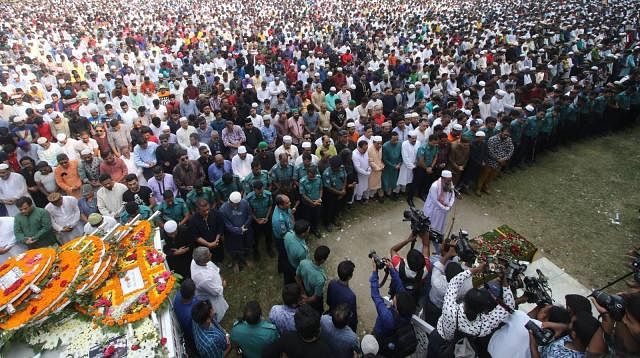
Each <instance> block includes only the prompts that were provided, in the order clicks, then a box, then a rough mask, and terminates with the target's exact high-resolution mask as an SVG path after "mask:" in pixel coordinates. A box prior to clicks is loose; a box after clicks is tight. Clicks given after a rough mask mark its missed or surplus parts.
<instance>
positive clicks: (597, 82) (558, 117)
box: [0, 0, 640, 357]
mask: <svg viewBox="0 0 640 358" xmlns="http://www.w3.org/2000/svg"><path fill="white" fill-rule="evenodd" d="M52 8H55V9H56V11H52ZM0 18H1V19H2V27H1V31H0V59H1V60H2V64H1V67H2V68H1V70H2V74H1V76H0V145H1V147H2V150H1V151H0V215H1V216H4V217H7V218H10V217H13V218H14V219H13V225H14V234H15V237H16V243H15V244H11V245H7V246H3V247H1V248H0V254H2V255H3V256H7V255H14V254H17V253H19V252H21V251H24V250H25V249H28V248H37V247H43V246H51V245H57V244H63V243H65V242H67V241H69V240H71V239H73V238H74V237H76V236H79V235H82V234H88V233H101V232H102V233H105V232H108V231H109V230H110V229H112V228H113V227H115V226H116V225H118V223H121V224H126V223H128V222H130V221H131V220H133V219H136V218H142V219H147V218H150V217H151V216H152V214H153V213H154V212H156V211H158V212H159V215H157V216H155V217H154V223H155V224H156V225H158V226H159V227H160V228H161V233H162V238H163V239H164V242H165V253H166V254H167V258H168V262H169V265H170V266H171V268H172V270H174V271H175V272H177V273H179V274H181V275H182V276H184V277H190V279H188V280H186V281H185V282H183V284H182V288H181V293H180V295H179V296H178V297H177V298H176V307H182V308H180V309H181V310H182V311H179V309H178V308H177V311H179V312H178V313H179V317H180V321H181V324H182V326H183V327H182V328H183V330H184V332H185V337H186V338H187V342H188V344H187V345H188V347H189V349H190V352H191V353H192V354H199V355H201V356H205V357H209V356H211V357H217V356H221V354H222V352H223V351H224V350H225V349H229V347H231V346H232V345H230V344H228V343H229V338H228V337H225V335H224V333H223V331H222V329H221V327H220V326H219V323H218V322H219V321H220V320H221V319H222V317H223V316H224V315H225V312H226V310H227V308H228V304H227V303H226V301H225V300H224V295H223V291H224V287H225V286H226V282H225V281H224V280H223V279H222V277H221V276H220V268H219V265H222V263H223V261H224V262H227V263H228V267H224V268H223V269H225V268H229V269H233V270H234V271H236V272H238V271H240V270H243V269H245V268H246V267H250V266H252V265H253V262H254V261H255V260H259V259H260V256H261V254H263V253H266V254H268V255H270V256H275V255H277V257H278V259H277V262H278V263H277V265H278V270H279V272H281V273H282V275H283V283H284V288H283V300H284V305H281V306H274V307H273V308H272V309H271V312H270V315H269V319H270V321H269V322H267V321H264V320H262V318H261V313H262V311H261V308H260V306H259V305H258V304H257V303H256V302H249V303H247V306H246V308H245V311H244V317H243V320H242V321H240V322H238V323H237V324H236V325H235V326H234V328H233V330H232V331H231V342H233V343H234V345H237V346H240V347H241V348H242V351H243V352H244V353H243V354H244V355H245V356H247V357H253V356H260V355H261V352H263V351H262V348H263V347H267V348H265V351H264V352H263V353H262V354H264V355H267V356H278V355H279V354H281V353H286V354H287V356H289V357H296V356H320V355H322V354H331V353H333V354H338V353H337V352H340V354H339V355H344V356H350V355H353V354H354V352H355V353H359V354H360V353H373V354H375V353H377V352H378V351H379V352H380V354H383V355H387V356H394V355H398V354H399V352H401V351H402V350H401V349H400V348H399V347H396V345H395V343H394V342H397V341H393V340H394V339H395V340H397V339H398V338H399V337H398V334H397V331H398V330H399V328H400V327H405V326H406V323H407V322H409V321H410V316H411V314H412V313H413V312H415V307H416V305H417V306H418V307H421V308H422V309H423V312H425V314H426V316H425V319H427V321H428V322H430V323H431V324H432V325H434V326H436V327H437V329H436V330H435V331H434V332H437V336H434V337H433V339H434V342H446V341H449V340H451V339H453V337H454V336H456V334H457V333H456V332H459V331H461V332H464V333H466V334H469V335H473V336H475V337H476V338H478V337H489V336H491V333H493V332H494V331H495V329H496V328H498V326H499V324H500V323H501V322H503V321H505V320H508V317H513V314H511V313H510V312H509V311H508V310H507V309H506V308H504V307H502V305H498V306H494V307H490V306H491V305H489V304H485V303H486V301H487V297H488V296H487V295H488V293H487V292H485V291H482V292H480V291H478V290H476V289H469V288H468V287H467V289H466V290H465V292H468V293H467V294H463V293H462V292H463V290H462V287H464V286H465V284H463V282H467V283H468V276H469V275H470V272H473V271H474V270H477V269H476V268H473V269H471V271H469V270H462V269H461V268H459V267H458V268H455V267H456V266H455V265H451V264H449V263H448V262H449V261H448V260H450V259H451V257H450V256H451V255H453V254H452V253H451V252H450V250H449V247H447V248H446V249H445V248H443V249H442V251H441V250H440V249H441V248H440V247H435V249H436V250H435V251H437V253H438V254H439V255H440V256H438V257H441V258H442V259H430V258H429V256H430V248H429V244H428V242H427V241H425V245H423V248H422V252H420V251H418V250H410V251H409V254H408V257H407V264H406V265H405V263H404V259H401V258H400V256H399V254H398V252H399V251H400V249H401V248H402V247H404V245H406V244H407V243H408V242H409V241H403V243H401V244H399V246H394V248H393V249H392V260H391V261H392V262H391V263H390V264H389V267H388V270H389V272H390V273H391V274H390V276H391V279H392V291H393V292H394V295H393V297H394V302H393V304H392V306H390V307H389V306H387V305H386V304H385V303H384V302H383V301H382V298H381V296H380V294H379V293H377V294H376V292H378V290H377V286H376V285H377V283H378V277H377V270H375V269H374V273H373V274H372V278H371V285H372V297H373V300H374V303H375V305H376V308H377V310H378V313H379V317H378V321H377V322H376V327H375V328H374V332H373V334H374V336H375V338H374V337H365V340H364V341H363V345H362V348H361V346H360V344H359V343H358V341H357V335H356V334H355V332H356V327H357V324H358V319H357V310H356V306H355V295H354V294H353V292H352V291H351V290H350V289H349V288H348V282H349V279H350V277H351V275H352V273H353V263H351V262H349V261H345V262H342V263H341V264H340V265H339V267H338V279H336V280H334V281H331V282H329V283H328V286H329V287H328V292H327V297H326V303H327V304H328V306H329V308H330V310H329V311H328V313H327V314H325V315H322V313H324V312H325V311H324V308H325V297H324V291H325V284H326V283H327V282H326V281H327V277H326V272H325V271H324V268H323V263H324V262H325V261H326V260H327V257H328V256H329V254H330V249H329V248H328V247H325V246H320V247H318V248H317V249H316V250H315V252H313V253H310V252H309V248H308V246H307V238H308V237H309V235H314V236H317V237H319V236H320V235H321V233H320V231H321V230H323V229H322V227H324V230H328V231H330V230H333V229H335V228H341V226H342V223H341V222H340V218H341V217H342V216H343V215H344V214H345V213H346V212H348V211H349V208H350V207H351V206H352V205H367V203H368V201H370V200H378V201H380V202H384V201H385V200H393V201H395V200H398V198H399V197H401V196H404V195H405V194H406V197H404V198H406V200H407V201H408V202H409V203H410V204H411V205H413V203H414V199H421V200H424V201H425V204H424V212H425V214H426V215H427V216H429V217H430V218H431V220H432V224H433V228H434V229H435V230H436V231H438V232H439V233H441V234H442V233H444V225H445V223H446V213H447V212H448V210H449V209H450V208H451V207H452V205H453V201H454V198H455V196H456V195H460V193H474V194H475V195H477V196H482V195H488V194H490V193H491V190H490V188H491V183H492V181H493V180H494V179H495V178H496V177H497V176H499V175H507V174H508V173H509V172H511V171H518V170H521V169H525V168H526V165H533V164H534V163H535V162H536V160H537V158H538V157H539V155H540V154H543V153H545V152H547V151H555V150H556V149H557V147H558V146H559V145H565V144H569V143H571V142H573V141H577V140H588V139H589V138H591V137H594V136H600V135H607V134H609V133H611V132H617V131H621V130H625V129H628V128H630V127H632V126H633V125H634V124H635V122H636V120H637V117H638V115H639V114H640V90H639V84H640V82H639V81H638V74H639V70H638V67H637V64H638V61H640V47H639V44H640V43H639V40H640V33H639V32H638V6H637V2H636V1H633V0H626V1H604V2H602V1H595V0H587V1H581V2H577V1H564V2H556V1H550V0H545V1H541V2H534V1H528V0H523V1H512V0H498V1H494V2H492V3H491V4H481V3H477V2H469V1H462V0H445V1H440V2H437V3H436V2H423V3H420V4H404V3H396V2H392V1H388V0H383V1H370V0H357V1H353V2H351V1H328V0H315V1H313V0H309V1H307V0H305V1H303V0H294V1H292V2H286V3H285V2H269V1H264V0H260V1H254V2H251V3H243V2H239V1H230V2H199V1H187V0H179V1H171V2H164V1H149V2H144V3H140V2H126V1H120V0H116V1H115V2H109V3H105V2H101V1H96V0H89V1H85V2H82V3H80V2H74V1H67V2H64V4H63V5H60V4H59V3H58V2H50V1H37V2H36V1H32V0H26V1H22V2H9V3H7V4H5V11H3V13H2V14H0ZM412 239H415V238H412ZM408 240H410V239H408ZM259 241H264V244H263V246H264V250H261V249H259V247H260V244H259ZM225 256H228V257H230V259H229V258H227V260H225ZM454 256H455V255H454ZM458 266H459V265H458ZM456 270H461V272H455V273H456V274H454V271H456ZM437 272H440V277H439V278H436V273H437ZM443 275H444V276H443ZM445 276H446V279H443V278H444V277H445ZM407 278H409V281H411V283H410V284H408V285H407V282H409V281H407ZM437 280H439V281H437ZM423 281H424V282H423ZM436 282H439V283H438V285H436ZM427 287H429V290H430V292H422V293H421V294H419V295H418V294H416V293H415V292H417V291H421V290H422V289H426V288H427ZM436 287H437V290H436ZM453 287H455V289H454V288H453ZM374 288H375V290H374ZM407 288H409V289H407ZM454 291H455V292H454ZM497 291H500V292H502V291H501V290H497ZM497 291H496V292H497ZM451 292H454V293H455V294H454V293H451ZM458 292H459V294H458ZM504 292H505V293H504V297H503V298H502V299H503V300H504V303H505V305H506V306H508V307H511V308H513V306H514V300H513V297H510V296H509V290H505V291H504ZM445 293H446V295H445ZM456 295H457V297H458V298H460V299H463V300H464V302H465V304H464V307H465V308H464V310H462V308H461V307H463V306H459V305H457V303H456ZM474 295H475V296H474ZM202 296H204V297H208V298H209V299H205V300H197V299H196V298H195V297H202ZM630 297H631V298H629V302H632V304H633V305H635V306H634V307H636V308H635V310H629V311H628V314H627V315H628V316H629V318H628V320H629V321H628V322H625V324H626V325H627V326H629V327H630V328H629V330H627V331H626V332H627V333H629V332H630V333H629V334H631V335H632V336H633V335H635V336H634V337H638V335H637V334H638V331H639V330H638V329H637V328H638V326H637V325H638V319H639V315H638V312H637V304H638V302H637V296H630ZM634 297H635V298H634ZM474 300H476V301H474ZM482 300H484V301H482ZM634 300H635V301H634ZM474 302H476V303H477V302H480V303H481V304H480V305H479V306H477V307H475V308H474V307H471V308H470V306H473V305H474ZM482 302H485V303H482ZM473 309H476V310H478V309H479V310H480V311H473V312H471V311H470V310H473ZM559 309H560V308H557V309H556V308H554V310H559ZM568 309H569V312H568V313H567V312H564V311H563V312H561V313H558V312H555V311H554V312H555V313H556V314H557V315H560V316H562V319H563V321H562V322H561V323H562V324H565V326H562V327H563V328H562V329H563V330H562V332H571V333H570V334H569V335H563V336H562V337H563V338H561V339H560V340H558V342H563V343H562V344H564V345H562V344H561V346H559V347H556V348H554V349H556V350H559V351H560V350H563V349H565V350H567V349H568V350H571V352H572V353H571V354H573V355H571V354H569V353H566V352H565V353H557V352H556V351H554V352H548V351H547V352H546V353H545V349H547V348H545V349H543V350H542V351H541V352H542V353H541V354H542V356H545V357H561V356H577V354H578V353H574V352H579V351H581V352H584V351H585V349H586V347H587V346H588V341H589V340H588V339H586V337H587V335H588V334H587V333H591V334H590V335H589V338H591V336H594V335H593V333H594V332H595V330H593V329H591V328H593V325H594V322H593V320H594V318H593V317H591V318H587V317H586V315H579V314H578V312H576V311H573V309H571V308H568ZM461 310H462V311H461ZM501 310H502V311H501ZM485 314H486V317H489V318H487V319H488V320H489V321H490V324H489V323H487V319H484V318H483V319H476V318H477V317H485ZM441 315H442V316H441ZM567 315H568V316H567ZM438 317H440V319H438ZM545 317H546V316H545ZM566 317H571V320H570V321H567V322H565V321H566V319H565V318H566ZM546 318H548V317H546ZM546 318H543V319H540V320H541V321H545V320H546ZM451 320H453V322H454V323H452V322H451ZM456 322H457V323H456ZM569 322H573V323H572V324H569ZM603 322H604V318H603ZM630 322H631V323H630ZM192 323H193V324H192ZM452 324H453V325H455V327H452ZM634 324H635V328H633V327H634ZM554 327H559V326H554ZM585 327H586V328H585ZM402 331H405V330H402ZM592 331H593V332H592ZM585 332H587V333H585ZM616 332H617V331H616ZM616 334H617V333H616ZM400 336H402V335H400ZM595 336H598V335H595ZM400 338H402V337H400ZM256 342H257V343H256ZM260 342H262V343H260ZM265 342H269V343H273V344H266V343H265ZM274 342H275V343H274ZM365 343H366V344H365ZM485 343H486V342H485ZM485 345H486V344H485ZM365 346H366V347H367V349H365V348H364V347H365ZM372 347H377V348H376V349H373V348H372ZM435 347H437V344H435V343H434V344H433V345H430V349H436V348H435ZM635 348H637V347H635ZM534 350H535V349H532V354H533V353H534V352H533V351H534ZM604 350H605V349H599V351H604ZM374 351H375V352H374ZM535 351H536V352H537V350H535ZM196 352H197V353H196ZM266 352H269V353H268V354H267V353H266ZM636 352H637V351H636ZM431 354H435V353H433V352H432V353H431ZM581 354H582V353H581Z"/></svg>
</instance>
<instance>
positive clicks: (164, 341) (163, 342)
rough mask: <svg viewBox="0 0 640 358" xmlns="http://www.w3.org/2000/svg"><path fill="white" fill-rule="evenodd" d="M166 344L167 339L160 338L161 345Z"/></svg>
mask: <svg viewBox="0 0 640 358" xmlns="http://www.w3.org/2000/svg"><path fill="white" fill-rule="evenodd" d="M166 344H167V338H166V337H162V338H160V345H162V346H164V345H166Z"/></svg>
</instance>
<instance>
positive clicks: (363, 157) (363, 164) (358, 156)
mask: <svg viewBox="0 0 640 358" xmlns="http://www.w3.org/2000/svg"><path fill="white" fill-rule="evenodd" d="M351 160H352V161H353V168H354V169H355V170H356V172H357V173H358V185H357V186H356V190H355V198H356V200H360V199H362V194H364V193H365V192H366V191H367V189H368V188H369V175H370V174H371V167H370V166H369V154H368V153H367V152H364V154H363V153H360V151H359V150H357V149H356V150H354V151H353V153H352V154H351Z"/></svg>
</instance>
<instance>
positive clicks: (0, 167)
mask: <svg viewBox="0 0 640 358" xmlns="http://www.w3.org/2000/svg"><path fill="white" fill-rule="evenodd" d="M7 169H9V165H8V164H6V163H2V164H0V170H7Z"/></svg>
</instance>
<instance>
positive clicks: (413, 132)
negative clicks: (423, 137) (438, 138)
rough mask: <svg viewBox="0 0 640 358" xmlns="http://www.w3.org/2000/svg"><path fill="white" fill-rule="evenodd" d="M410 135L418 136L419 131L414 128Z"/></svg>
mask: <svg viewBox="0 0 640 358" xmlns="http://www.w3.org/2000/svg"><path fill="white" fill-rule="evenodd" d="M408 135H409V137H417V136H418V133H417V132H416V130H415V129H414V130H412V131H410V132H409V134H408Z"/></svg>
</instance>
